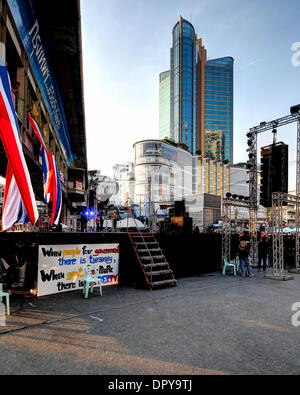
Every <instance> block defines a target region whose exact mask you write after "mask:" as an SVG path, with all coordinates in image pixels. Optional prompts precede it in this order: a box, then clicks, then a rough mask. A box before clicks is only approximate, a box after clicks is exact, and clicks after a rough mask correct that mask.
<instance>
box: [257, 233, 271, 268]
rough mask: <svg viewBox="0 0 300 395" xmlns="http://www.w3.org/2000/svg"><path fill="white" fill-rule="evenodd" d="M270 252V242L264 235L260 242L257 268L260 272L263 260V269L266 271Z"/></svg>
mask: <svg viewBox="0 0 300 395" xmlns="http://www.w3.org/2000/svg"><path fill="white" fill-rule="evenodd" d="M268 253H269V244H268V241H267V238H266V236H263V237H262V238H261V240H260V242H259V243H258V269H257V271H258V272H260V269H261V262H263V271H264V272H265V271H266V269H267V257H268Z"/></svg>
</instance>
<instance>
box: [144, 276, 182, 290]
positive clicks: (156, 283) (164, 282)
mask: <svg viewBox="0 0 300 395" xmlns="http://www.w3.org/2000/svg"><path fill="white" fill-rule="evenodd" d="M150 284H151V286H152V288H153V287H159V286H163V285H174V286H175V285H176V284H177V280H175V279H173V278H172V279H171V280H162V281H154V282H152V283H150Z"/></svg>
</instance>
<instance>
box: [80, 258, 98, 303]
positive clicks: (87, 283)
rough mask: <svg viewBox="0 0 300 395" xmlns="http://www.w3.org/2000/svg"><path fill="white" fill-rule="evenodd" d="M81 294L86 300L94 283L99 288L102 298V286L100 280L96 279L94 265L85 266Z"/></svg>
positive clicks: (92, 289)
mask: <svg viewBox="0 0 300 395" xmlns="http://www.w3.org/2000/svg"><path fill="white" fill-rule="evenodd" d="M83 282H84V283H83V293H84V296H85V298H86V299H87V298H88V295H89V291H90V292H91V293H93V291H94V286H95V283H97V285H96V286H97V287H98V286H99V287H100V295H101V296H102V284H101V280H100V279H98V278H97V272H96V266H95V264H92V263H88V264H86V266H85V277H84V279H83Z"/></svg>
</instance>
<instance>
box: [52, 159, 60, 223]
mask: <svg viewBox="0 0 300 395" xmlns="http://www.w3.org/2000/svg"><path fill="white" fill-rule="evenodd" d="M49 160H50V162H51V164H50V167H52V169H54V172H53V177H52V191H53V199H52V215H51V219H50V224H52V225H53V224H54V225H58V223H59V219H60V214H61V206H62V190H61V185H60V179H59V172H58V167H57V163H56V160H55V157H54V155H53V154H52V152H51V153H50V155H49Z"/></svg>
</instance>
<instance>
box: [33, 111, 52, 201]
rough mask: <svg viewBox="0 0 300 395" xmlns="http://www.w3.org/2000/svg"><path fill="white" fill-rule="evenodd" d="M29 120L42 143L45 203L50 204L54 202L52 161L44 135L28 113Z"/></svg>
mask: <svg viewBox="0 0 300 395" xmlns="http://www.w3.org/2000/svg"><path fill="white" fill-rule="evenodd" d="M28 119H29V122H30V124H31V126H32V129H33V131H34V134H35V135H36V137H37V139H38V140H39V142H40V143H41V156H42V168H43V182H44V199H45V203H49V202H50V201H51V200H52V180H51V178H52V174H53V172H54V170H53V168H52V167H50V166H51V161H50V160H49V153H48V151H47V148H46V145H45V141H44V136H43V133H42V131H41V129H40V127H39V125H38V124H37V122H36V121H35V119H34V118H33V117H32V116H31V114H30V113H29V112H28Z"/></svg>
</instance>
